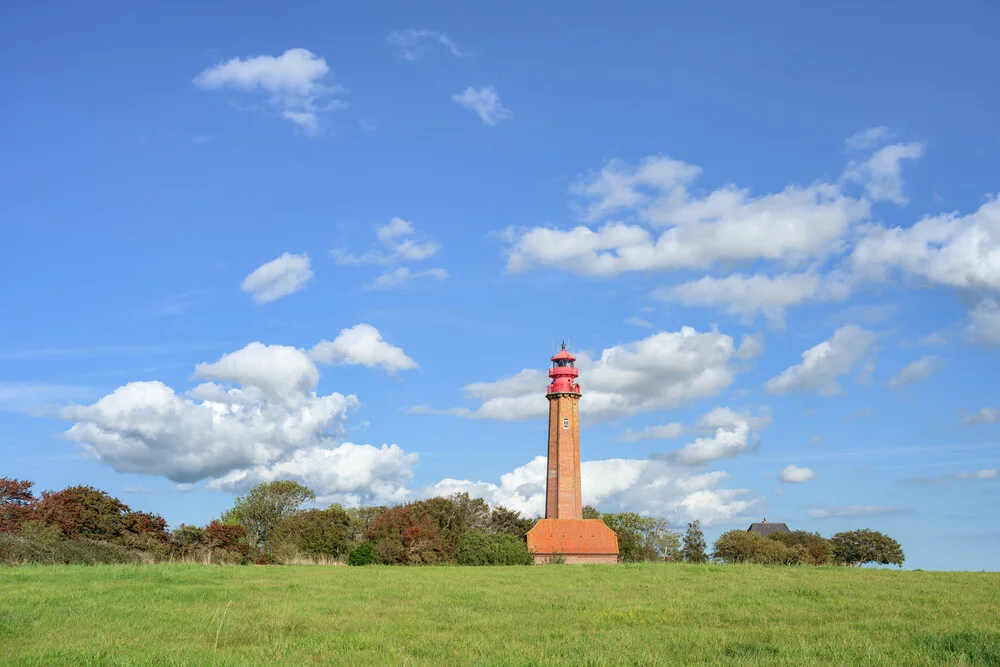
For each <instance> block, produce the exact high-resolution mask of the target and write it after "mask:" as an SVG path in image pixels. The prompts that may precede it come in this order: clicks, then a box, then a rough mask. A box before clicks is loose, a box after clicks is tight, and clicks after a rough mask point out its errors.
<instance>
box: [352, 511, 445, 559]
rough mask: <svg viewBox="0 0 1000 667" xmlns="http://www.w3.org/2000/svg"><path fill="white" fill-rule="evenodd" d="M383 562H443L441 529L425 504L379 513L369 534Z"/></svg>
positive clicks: (368, 536) (367, 536)
mask: <svg viewBox="0 0 1000 667" xmlns="http://www.w3.org/2000/svg"><path fill="white" fill-rule="evenodd" d="M365 540H366V541H368V542H372V543H373V545H374V548H375V553H376V554H377V555H378V559H379V562H380V563H382V564H385V565H393V564H398V565H420V564H434V563H440V562H442V561H443V560H444V559H445V548H444V544H443V542H442V539H441V528H440V527H439V526H438V524H437V522H436V521H435V520H434V518H433V517H431V515H430V514H428V513H427V510H426V508H425V507H424V505H423V503H409V504H407V505H398V506H396V507H392V508H389V509H388V510H386V511H385V512H382V513H381V514H379V515H378V516H377V517H376V518H375V521H374V522H372V525H371V528H369V529H368V532H366V533H365Z"/></svg>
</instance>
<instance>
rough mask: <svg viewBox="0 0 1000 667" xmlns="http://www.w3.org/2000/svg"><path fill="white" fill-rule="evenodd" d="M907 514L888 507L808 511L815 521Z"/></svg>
mask: <svg viewBox="0 0 1000 667" xmlns="http://www.w3.org/2000/svg"><path fill="white" fill-rule="evenodd" d="M905 512H906V509H904V508H902V507H888V506H885V505H843V506H840V507H815V508H812V509H809V510H806V514H808V515H809V516H810V517H811V518H813V519H835V518H849V519H853V518H857V517H864V516H891V515H893V514H903V513H905Z"/></svg>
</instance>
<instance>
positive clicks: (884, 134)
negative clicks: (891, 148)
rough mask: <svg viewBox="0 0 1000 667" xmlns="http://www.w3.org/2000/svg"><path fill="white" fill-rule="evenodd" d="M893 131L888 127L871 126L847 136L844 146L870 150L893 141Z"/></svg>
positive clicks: (856, 150)
mask: <svg viewBox="0 0 1000 667" xmlns="http://www.w3.org/2000/svg"><path fill="white" fill-rule="evenodd" d="M892 138H893V132H892V130H890V129H889V128H888V127H885V126H880V127H869V128H867V129H865V130H861V131H860V132H856V133H855V134H853V135H851V136H850V137H848V138H847V141H845V142H844V147H845V149H846V150H848V151H852V152H858V151H868V150H872V149H873V148H878V147H879V146H882V145H883V144H886V143H888V142H889V141H892Z"/></svg>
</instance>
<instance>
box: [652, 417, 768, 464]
mask: <svg viewBox="0 0 1000 667" xmlns="http://www.w3.org/2000/svg"><path fill="white" fill-rule="evenodd" d="M758 446H760V439H759V438H758V437H757V436H756V434H751V433H750V426H749V425H748V424H747V423H746V422H745V421H740V422H737V423H736V424H735V425H734V426H733V427H731V428H719V429H717V430H716V431H715V435H713V436H710V437H702V438H697V439H695V441H694V442H692V443H690V444H688V445H685V446H684V447H682V448H681V449H678V450H677V451H675V452H671V453H669V454H665V455H663V456H664V457H666V458H667V459H669V460H671V461H675V462H677V463H680V464H682V465H702V464H704V463H710V462H712V461H718V460H719V459H731V458H733V457H735V456H739V455H740V454H745V453H748V452H753V451H756V450H757V447H758Z"/></svg>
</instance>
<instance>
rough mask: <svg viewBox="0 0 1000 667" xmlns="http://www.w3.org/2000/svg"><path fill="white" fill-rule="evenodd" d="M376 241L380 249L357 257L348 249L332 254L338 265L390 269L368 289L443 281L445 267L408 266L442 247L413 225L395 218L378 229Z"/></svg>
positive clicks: (431, 254)
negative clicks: (423, 280)
mask: <svg viewBox="0 0 1000 667" xmlns="http://www.w3.org/2000/svg"><path fill="white" fill-rule="evenodd" d="M375 238H376V239H377V240H378V242H379V245H380V246H381V247H380V248H376V249H373V250H369V251H367V252H365V253H364V254H361V255H354V254H352V253H350V252H349V251H348V250H347V249H345V248H336V249H334V250H332V251H330V254H331V255H333V258H334V261H336V262H337V263H338V264H346V265H358V264H377V265H379V266H384V267H387V268H386V269H385V271H384V272H383V273H381V274H380V275H379V276H377V277H376V278H375V280H374V281H373V282H372V283H371V284H370V285H368V289H389V288H393V287H400V286H402V285H405V284H407V283H409V282H410V281H412V280H414V279H417V278H422V277H427V278H433V279H435V280H444V279H446V278H447V277H448V271H447V270H446V269H442V268H428V269H422V270H416V271H414V270H412V269H410V268H409V267H407V266H404V265H405V264H409V263H413V262H422V261H424V260H426V259H430V258H431V257H433V256H434V255H436V254H437V253H438V251H439V250H440V249H441V245H440V244H438V243H435V242H434V241H421V240H419V238H418V236H417V232H416V230H415V229H414V228H413V225H412V224H410V223H409V222H408V221H406V220H404V219H402V218H393V219H392V220H390V221H389V222H388V223H387V224H385V225H378V226H376V227H375Z"/></svg>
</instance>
